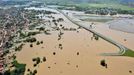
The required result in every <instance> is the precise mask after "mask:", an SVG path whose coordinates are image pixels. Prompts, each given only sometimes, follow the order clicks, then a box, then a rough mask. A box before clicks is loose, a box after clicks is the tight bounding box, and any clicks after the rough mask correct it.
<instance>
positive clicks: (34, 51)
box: [16, 14, 134, 75]
mask: <svg viewBox="0 0 134 75" xmlns="http://www.w3.org/2000/svg"><path fill="white" fill-rule="evenodd" d="M53 16H55V17H62V18H64V22H61V24H62V25H63V26H65V27H68V28H78V26H76V25H74V24H72V23H71V22H70V21H69V20H68V19H66V18H65V17H64V16H63V15H61V14H55V15H53ZM61 32H62V33H64V34H63V35H62V37H61V39H60V40H58V34H59V33H60V31H51V35H46V34H43V33H42V34H38V35H36V36H34V37H36V38H37V40H38V41H43V44H40V45H36V43H33V47H30V44H29V43H26V44H25V45H24V47H23V49H22V50H21V51H20V52H18V53H17V54H16V57H17V60H18V62H19V63H25V64H26V71H25V75H27V74H28V71H27V70H28V69H30V70H32V71H33V70H35V69H36V70H37V75H42V74H44V75H54V74H55V75H89V74H92V75H99V74H100V75H113V74H114V75H132V74H131V73H129V71H133V70H134V67H133V66H132V65H133V63H134V59H133V58H129V57H120V56H118V57H114V56H101V53H110V52H117V51H118V50H119V49H118V48H117V47H116V46H114V45H112V44H110V43H108V42H107V41H104V40H102V39H100V38H99V40H95V39H93V38H92V37H93V34H92V33H90V32H88V31H86V30H84V29H78V30H77V31H64V30H63V31H61ZM36 57H40V59H41V63H40V64H38V65H37V66H36V67H34V62H33V61H32V59H33V58H36ZM43 57H46V62H43V61H42V59H43ZM103 59H104V60H106V63H107V68H105V67H103V66H101V65H100V61H101V60H103Z"/></svg>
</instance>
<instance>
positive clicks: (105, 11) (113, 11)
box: [76, 7, 134, 15]
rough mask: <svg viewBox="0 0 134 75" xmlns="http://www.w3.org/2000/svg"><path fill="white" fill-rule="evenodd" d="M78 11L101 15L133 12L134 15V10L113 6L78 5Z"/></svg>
mask: <svg viewBox="0 0 134 75" xmlns="http://www.w3.org/2000/svg"><path fill="white" fill-rule="evenodd" d="M76 10H78V11H85V13H86V14H99V15H108V14H110V15H116V14H131V15H134V10H122V9H113V8H81V7H76Z"/></svg>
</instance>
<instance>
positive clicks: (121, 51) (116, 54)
mask: <svg viewBox="0 0 134 75" xmlns="http://www.w3.org/2000/svg"><path fill="white" fill-rule="evenodd" d="M56 10H57V11H59V12H60V13H61V14H63V15H64V16H65V17H66V18H67V19H68V20H70V21H71V22H72V23H74V24H76V25H77V26H80V27H82V28H84V29H86V30H87V31H90V32H91V33H93V34H95V35H97V36H99V37H100V38H102V39H104V40H106V41H108V42H110V43H111V44H113V45H115V46H117V47H118V48H119V49H120V51H119V52H118V53H103V54H102V55H106V56H121V55H123V54H124V53H125V52H126V50H128V48H126V47H125V46H123V45H121V44H119V43H117V42H116V41H114V40H112V39H110V38H108V37H106V36H104V35H102V34H100V33H98V32H96V31H94V30H92V29H90V28H89V27H86V26H83V25H81V24H79V23H77V21H74V20H73V19H71V18H70V17H69V16H68V15H67V14H65V13H64V12H62V11H61V10H59V9H56Z"/></svg>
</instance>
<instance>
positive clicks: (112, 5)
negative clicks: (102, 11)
mask: <svg viewBox="0 0 134 75" xmlns="http://www.w3.org/2000/svg"><path fill="white" fill-rule="evenodd" d="M76 6H80V7H83V8H104V7H108V8H114V9H122V10H134V8H132V7H129V6H126V5H122V4H114V3H112V4H96V3H81V4H76Z"/></svg>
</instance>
